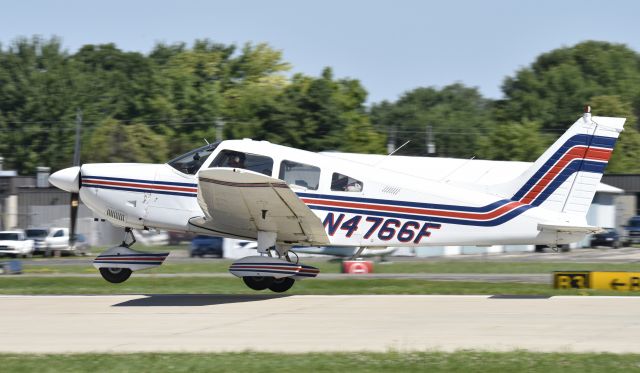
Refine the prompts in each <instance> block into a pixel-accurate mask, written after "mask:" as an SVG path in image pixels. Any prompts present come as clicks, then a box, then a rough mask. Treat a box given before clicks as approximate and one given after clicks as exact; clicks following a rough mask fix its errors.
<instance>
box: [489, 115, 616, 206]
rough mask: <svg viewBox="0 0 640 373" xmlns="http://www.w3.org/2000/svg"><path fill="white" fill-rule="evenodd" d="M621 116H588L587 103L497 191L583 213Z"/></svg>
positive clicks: (589, 200)
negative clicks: (529, 163)
mask: <svg viewBox="0 0 640 373" xmlns="http://www.w3.org/2000/svg"><path fill="white" fill-rule="evenodd" d="M624 122H625V118H612V117H597V116H594V117H592V116H591V112H590V109H589V107H587V108H586V109H585V113H584V115H583V116H582V118H580V119H578V120H577V121H576V122H575V123H574V124H573V125H572V126H571V127H570V128H569V129H568V130H567V131H566V132H565V133H564V134H563V135H562V136H561V137H560V138H559V139H558V140H557V141H556V142H555V143H554V144H553V145H552V146H551V147H549V149H547V151H545V152H544V153H543V154H542V155H541V156H540V158H538V160H536V161H535V163H534V164H533V166H531V167H530V168H529V169H528V170H527V171H525V172H524V173H523V174H522V175H520V176H519V177H518V178H516V179H515V180H514V181H512V182H509V183H507V184H504V185H502V186H501V192H502V193H503V194H506V195H508V196H511V199H512V200H514V201H519V202H522V203H526V204H530V205H533V206H541V207H543V208H546V209H548V210H552V211H558V212H565V213H568V214H575V215H582V216H584V215H586V213H587V210H588V209H589V206H590V205H591V202H592V200H593V196H594V195H595V193H596V188H597V186H598V183H599V182H600V179H601V178H602V174H603V172H604V169H605V167H606V166H607V163H608V161H609V158H610V157H611V153H612V151H613V147H614V145H615V143H616V140H617V139H618V136H619V135H620V132H622V129H623V126H624Z"/></svg>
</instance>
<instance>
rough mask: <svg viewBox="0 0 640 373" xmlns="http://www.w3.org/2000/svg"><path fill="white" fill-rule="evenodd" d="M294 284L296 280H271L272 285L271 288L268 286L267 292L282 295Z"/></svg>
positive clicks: (288, 278)
mask: <svg viewBox="0 0 640 373" xmlns="http://www.w3.org/2000/svg"><path fill="white" fill-rule="evenodd" d="M295 283H296V280H294V279H292V278H291V277H283V278H277V279H275V280H273V283H272V284H271V286H269V290H271V291H273V292H275V293H284V292H285V291H287V290H289V289H291V287H292V286H293V284H295Z"/></svg>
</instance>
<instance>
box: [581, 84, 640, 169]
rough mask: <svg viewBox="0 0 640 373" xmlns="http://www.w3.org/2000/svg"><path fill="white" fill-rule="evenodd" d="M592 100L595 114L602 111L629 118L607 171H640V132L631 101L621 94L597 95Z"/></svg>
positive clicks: (604, 113) (609, 114) (606, 113)
mask: <svg viewBox="0 0 640 373" xmlns="http://www.w3.org/2000/svg"><path fill="white" fill-rule="evenodd" d="M590 102H591V103H592V104H593V108H594V115H596V114H598V113H601V114H603V115H605V116H610V117H624V118H627V120H626V122H625V125H624V131H622V133H621V134H620V137H619V138H618V141H617V143H616V146H615V148H614V150H613V154H612V156H611V159H610V160H609V164H608V165H607V168H606V172H607V173H621V174H633V173H640V162H638V160H640V133H638V127H637V125H638V120H637V117H636V116H635V115H634V113H633V109H632V107H631V104H630V103H629V102H625V101H624V100H623V99H622V98H621V97H620V96H595V97H592V98H591V100H590Z"/></svg>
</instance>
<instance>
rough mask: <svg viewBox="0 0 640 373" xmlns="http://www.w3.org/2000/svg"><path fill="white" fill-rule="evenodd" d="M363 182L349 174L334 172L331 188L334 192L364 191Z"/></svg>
mask: <svg viewBox="0 0 640 373" xmlns="http://www.w3.org/2000/svg"><path fill="white" fill-rule="evenodd" d="M362 186H363V185H362V182H361V181H360V180H356V179H354V178H352V177H349V176H347V175H343V174H339V173H337V172H334V173H333V175H332V176H331V190H332V191H334V192H362Z"/></svg>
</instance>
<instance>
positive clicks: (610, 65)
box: [499, 41, 640, 130]
mask: <svg viewBox="0 0 640 373" xmlns="http://www.w3.org/2000/svg"><path fill="white" fill-rule="evenodd" d="M502 89H503V91H504V94H505V100H503V101H502V102H501V103H500V104H499V114H500V117H501V118H503V119H506V120H511V121H521V120H523V119H529V120H535V121H538V122H540V123H541V125H542V129H544V130H549V129H553V130H558V129H566V128H567V127H569V126H570V125H571V124H572V123H573V122H574V120H575V117H576V113H580V111H581V108H582V107H583V106H584V105H585V104H588V103H589V100H590V98H592V97H594V96H602V95H618V96H620V97H621V99H623V100H624V101H626V102H629V103H631V105H632V109H633V112H634V113H635V114H636V115H637V114H638V113H640V55H638V53H636V52H635V51H633V50H631V49H629V48H628V47H627V46H625V45H622V44H612V43H606V42H598V41H587V42H583V43H579V44H577V45H575V46H573V47H565V48H559V49H556V50H553V51H551V52H548V53H544V54H542V55H540V56H539V57H538V58H537V59H536V60H535V62H534V63H533V64H531V66H529V67H526V68H524V69H521V70H520V71H518V72H517V73H516V75H515V76H514V77H508V78H506V79H505V81H504V84H503V86H502ZM593 106H594V109H597V108H596V106H595V105H593Z"/></svg>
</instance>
